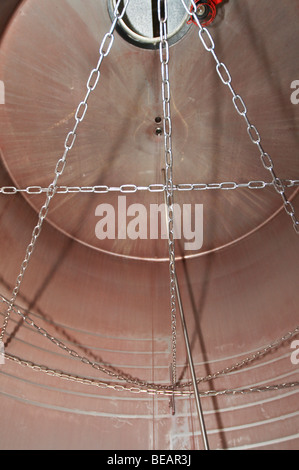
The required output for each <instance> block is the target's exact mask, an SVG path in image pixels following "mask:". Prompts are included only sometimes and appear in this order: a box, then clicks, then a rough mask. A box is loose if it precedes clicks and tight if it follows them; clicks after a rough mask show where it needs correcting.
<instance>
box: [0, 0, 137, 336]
mask: <svg viewBox="0 0 299 470" xmlns="http://www.w3.org/2000/svg"><path fill="white" fill-rule="evenodd" d="M121 1H122V0H118V1H117V4H116V7H115V9H114V19H113V22H112V25H111V28H110V30H109V32H108V33H106V34H105V36H104V38H103V40H102V43H101V46H100V50H99V52H100V57H99V60H98V63H97V65H96V67H95V68H94V69H92V71H91V73H90V75H89V78H88V80H87V84H86V86H87V93H86V95H85V98H84V100H83V101H81V102H80V103H79V105H78V107H77V110H76V113H75V121H76V122H75V125H74V127H73V129H72V130H71V131H70V132H69V133H68V135H67V136H66V139H65V142H64V152H63V155H62V157H61V158H60V159H59V160H58V161H57V164H56V167H55V176H54V179H53V181H52V183H51V184H50V185H49V187H48V188H47V197H46V201H45V203H44V204H43V206H42V208H41V209H40V211H39V214H38V222H37V224H36V226H35V227H34V229H33V232H32V236H31V241H30V243H29V245H28V246H27V249H26V254H25V258H24V260H23V262H22V264H21V268H20V272H19V275H18V277H17V280H16V284H15V287H14V289H13V292H12V296H11V299H10V302H9V306H8V309H7V311H6V313H5V318H4V322H3V326H2V329H1V333H0V341H3V337H4V334H5V330H6V327H7V324H8V321H9V317H10V313H11V310H12V307H13V305H14V303H15V301H16V298H17V296H18V293H19V290H20V287H21V283H22V280H23V277H24V274H25V271H26V269H27V267H28V263H29V261H30V258H31V255H32V253H33V250H34V248H35V245H36V241H37V239H38V237H39V235H40V233H41V229H42V225H43V222H44V220H45V218H46V216H47V213H48V210H49V205H50V202H51V200H52V198H53V196H54V194H55V193H56V190H57V182H58V179H59V177H60V176H61V175H62V173H63V172H64V169H65V166H66V158H67V155H68V152H69V151H70V150H71V149H72V148H73V146H74V143H75V140H76V137H77V128H78V126H79V124H80V123H81V122H82V121H83V119H84V117H85V115H86V111H87V108H88V104H87V101H88V98H89V96H90V94H91V92H92V91H94V90H95V88H96V86H97V84H98V81H99V78H100V67H101V64H102V61H103V59H104V58H105V57H107V56H108V54H109V52H110V50H111V47H112V45H113V42H114V34H113V33H114V30H115V27H116V24H117V22H118V20H119V19H121V18H122V17H123V15H124V14H125V11H126V8H127V6H128V3H129V0H126V2H125V3H124V6H123V9H122V10H121V11H119V7H120V4H121Z"/></svg>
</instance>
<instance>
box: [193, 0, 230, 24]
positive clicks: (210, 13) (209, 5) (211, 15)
mask: <svg viewBox="0 0 299 470" xmlns="http://www.w3.org/2000/svg"><path fill="white" fill-rule="evenodd" d="M222 2H223V0H204V1H202V0H195V4H196V5H197V11H199V9H200V8H202V9H205V11H204V12H203V14H202V20H203V21H202V23H201V24H202V26H208V25H209V24H211V23H212V22H213V21H214V19H215V17H216V13H217V8H216V5H219V3H222ZM199 18H200V15H199ZM187 23H188V24H190V23H194V24H196V22H195V20H194V19H193V16H191V17H190V19H189V20H188V21H187Z"/></svg>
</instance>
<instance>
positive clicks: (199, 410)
mask: <svg viewBox="0 0 299 470" xmlns="http://www.w3.org/2000/svg"><path fill="white" fill-rule="evenodd" d="M175 287H176V294H177V301H178V305H179V310H180V316H181V322H182V327H183V333H184V338H185V344H186V349H187V355H188V362H189V367H190V370H191V377H192V384H193V390H194V396H195V401H196V409H197V414H198V419H199V422H200V427H201V434H202V438H203V442H204V447H205V450H210V449H209V442H208V436H207V431H206V426H205V421H204V416H203V411H202V407H201V402H200V396H199V392H198V387H197V380H196V374H195V369H194V364H193V359H192V353H191V348H190V342H189V336H188V331H187V326H186V321H185V315H184V310H183V305H182V301H181V295H180V290H179V285H178V280H177V276H176V274H175Z"/></svg>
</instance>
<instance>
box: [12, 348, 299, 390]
mask: <svg viewBox="0 0 299 470" xmlns="http://www.w3.org/2000/svg"><path fill="white" fill-rule="evenodd" d="M5 358H6V359H8V360H10V361H13V362H15V363H17V364H19V365H21V366H24V367H29V368H30V369H32V370H35V371H37V372H43V373H44V374H47V375H50V376H51V377H58V378H59V379H64V380H68V381H71V382H77V383H79V384H83V385H93V386H95V387H98V388H104V389H107V388H108V389H112V390H114V391H116V392H130V393H147V394H149V395H163V396H170V397H173V396H175V397H190V396H192V395H193V392H192V391H188V390H177V389H173V387H171V388H168V389H156V388H150V387H149V388H146V389H144V388H140V387H137V386H128V385H122V384H117V383H112V382H106V381H104V380H98V379H90V378H87V377H80V376H78V375H73V374H69V373H67V372H63V371H60V370H55V369H51V368H49V367H46V366H42V365H40V364H36V363H34V362H32V361H26V360H24V359H20V358H19V357H17V356H13V355H11V354H5ZM298 386H299V382H298V381H294V382H285V383H281V384H273V385H266V386H263V387H246V388H236V389H225V390H208V391H200V392H199V395H200V397H203V398H205V397H215V396H223V395H247V394H248V393H261V392H272V391H278V390H286V389H289V388H295V387H298Z"/></svg>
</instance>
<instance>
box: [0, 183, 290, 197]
mask: <svg viewBox="0 0 299 470" xmlns="http://www.w3.org/2000/svg"><path fill="white" fill-rule="evenodd" d="M282 183H283V186H284V187H285V188H292V187H296V186H299V179H285V180H282ZM269 187H274V183H273V181H271V182H266V181H262V180H252V181H247V182H246V183H237V182H235V181H222V182H221V183H178V184H173V191H206V190H211V189H222V190H225V191H230V190H234V189H244V188H247V189H264V188H269ZM165 189H166V185H165V184H162V183H154V184H150V185H148V186H138V185H136V184H122V185H121V186H106V185H100V186H99V185H98V186H57V187H56V191H55V194H72V193H81V194H86V193H93V194H105V193H109V192H120V193H124V194H130V193H136V192H138V191H148V192H150V193H163V192H165ZM47 191H48V188H45V187H42V186H27V188H17V187H16V186H2V187H0V194H4V195H7V196H9V195H15V194H18V193H25V194H30V195H40V194H42V193H46V192H47Z"/></svg>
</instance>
